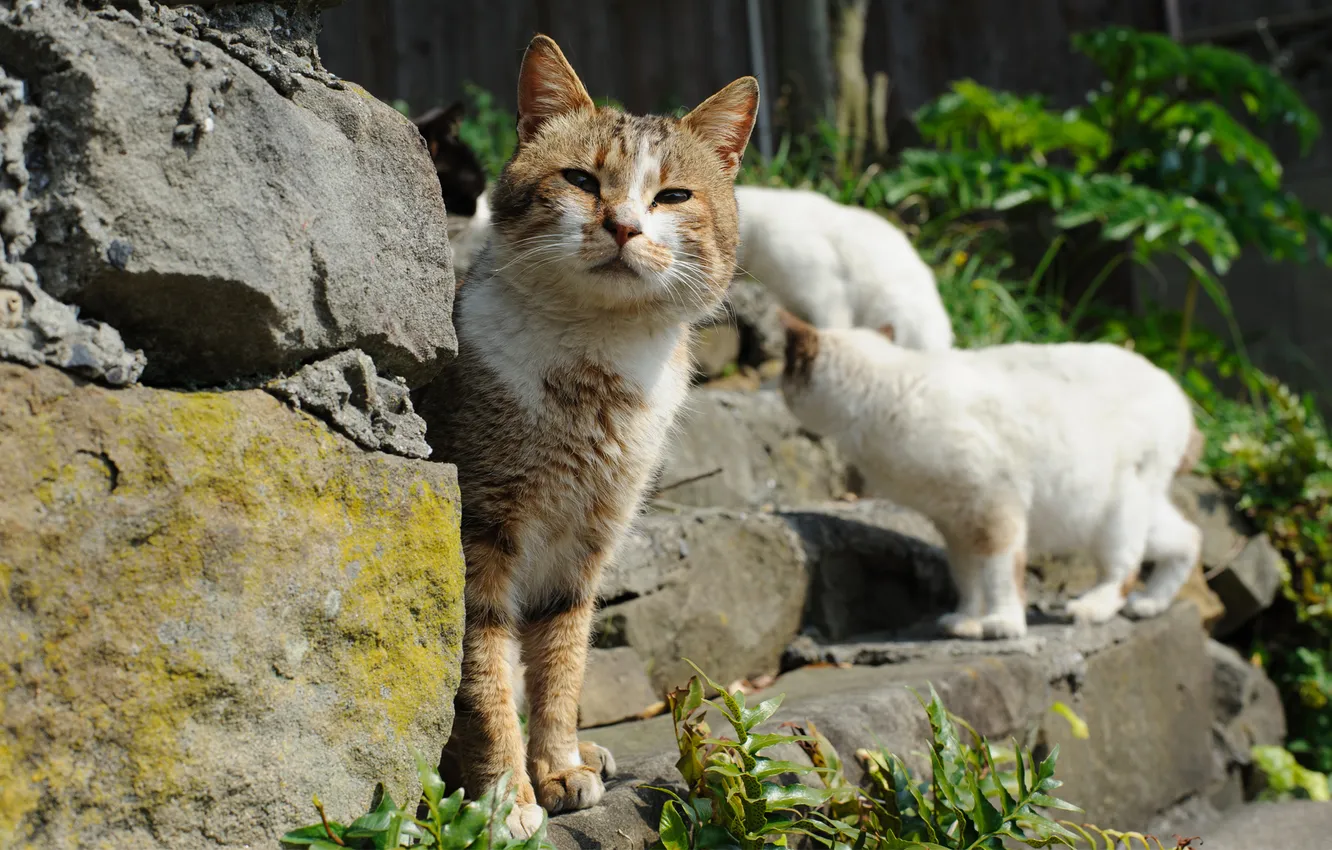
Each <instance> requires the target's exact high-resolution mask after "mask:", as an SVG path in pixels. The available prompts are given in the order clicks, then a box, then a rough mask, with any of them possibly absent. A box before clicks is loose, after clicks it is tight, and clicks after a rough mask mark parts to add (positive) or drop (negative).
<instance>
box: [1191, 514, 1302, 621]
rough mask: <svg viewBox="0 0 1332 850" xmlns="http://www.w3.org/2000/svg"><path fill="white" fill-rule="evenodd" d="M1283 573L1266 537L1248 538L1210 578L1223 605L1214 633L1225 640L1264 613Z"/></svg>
mask: <svg viewBox="0 0 1332 850" xmlns="http://www.w3.org/2000/svg"><path fill="white" fill-rule="evenodd" d="M1286 570H1287V567H1286V564H1285V561H1284V560H1282V558H1281V553H1280V552H1278V551H1277V550H1276V547H1274V546H1273V545H1272V542H1271V541H1270V540H1268V539H1267V535H1266V534H1259V535H1258V536H1256V537H1251V538H1249V540H1248V541H1247V542H1246V543H1245V544H1244V548H1243V549H1241V550H1240V553H1239V554H1238V555H1237V556H1235V558H1234V559H1233V560H1232V561H1230V562H1229V563H1228V564H1226V565H1225V566H1224V567H1222V568H1221V569H1219V570H1217V571H1216V573H1215V574H1214V575H1213V576H1212V579H1211V582H1210V585H1211V587H1212V589H1213V590H1215V591H1216V594H1217V596H1219V597H1221V601H1222V602H1223V603H1224V604H1225V606H1226V616H1225V617H1223V618H1222V619H1221V622H1220V623H1218V624H1217V627H1216V629H1215V633H1216V634H1217V635H1218V636H1221V637H1224V636H1226V635H1228V634H1230V633H1232V632H1234V631H1235V630H1236V629H1238V628H1239V627H1240V626H1242V625H1244V624H1245V623H1247V622H1248V621H1249V620H1251V619H1253V617H1255V616H1256V615H1258V614H1259V613H1260V612H1262V611H1265V610H1267V608H1268V607H1269V606H1270V605H1271V604H1272V602H1273V601H1274V600H1275V599H1276V596H1277V592H1278V591H1280V590H1281V579H1282V576H1283V575H1284V573H1285V571H1286Z"/></svg>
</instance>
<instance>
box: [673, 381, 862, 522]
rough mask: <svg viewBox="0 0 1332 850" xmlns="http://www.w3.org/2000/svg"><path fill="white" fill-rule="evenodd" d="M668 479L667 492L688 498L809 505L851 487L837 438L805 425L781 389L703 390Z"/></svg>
mask: <svg viewBox="0 0 1332 850" xmlns="http://www.w3.org/2000/svg"><path fill="white" fill-rule="evenodd" d="M700 476H704V477H700ZM695 478H697V479H698V480H693V481H691V483H687V484H683V485H680V486H677V485H679V484H680V482H683V481H690V480H691V479H695ZM661 486H662V488H664V489H663V492H662V494H661V497H662V498H663V499H665V500H667V501H670V502H673V503H676V504H680V505H692V506H696V507H722V508H752V507H758V506H761V505H765V504H776V505H803V504H809V503H811V502H822V501H827V500H829V499H836V498H838V497H840V496H842V495H843V494H845V493H846V491H847V470H846V464H845V463H844V462H843V461H842V459H841V457H840V455H839V454H838V452H837V449H836V447H835V446H834V445H833V444H832V442H831V441H829V440H821V439H818V438H816V437H813V436H811V435H810V434H808V433H806V432H805V431H803V430H802V429H801V428H800V423H798V422H797V421H796V419H795V417H793V416H792V415H791V413H790V411H788V410H787V409H786V404H785V402H783V401H782V397H781V394H780V393H777V392H775V391H772V390H765V391H762V392H757V393H751V392H728V391H717V390H703V389H696V390H694V391H693V393H692V394H691V395H690V397H689V402H688V404H687V409H686V412H685V413H684V415H683V417H682V421H681V424H680V427H679V429H678V433H677V434H676V436H675V438H674V440H673V443H672V446H671V449H670V451H669V453H668V456H667V459H666V464H665V466H664V468H663V469H662V472H661Z"/></svg>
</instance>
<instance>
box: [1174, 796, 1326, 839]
mask: <svg viewBox="0 0 1332 850" xmlns="http://www.w3.org/2000/svg"><path fill="white" fill-rule="evenodd" d="M1154 834H1156V835H1159V836H1165V837H1173V836H1174V835H1180V836H1182V837H1185V838H1188V837H1193V836H1200V837H1201V838H1202V839H1203V844H1201V845H1200V847H1201V850H1327V848H1328V847H1332V803H1326V802H1313V801H1311V800H1290V801H1287V802H1281V803H1250V804H1248V805H1245V806H1241V807H1239V808H1236V809H1233V810H1232V811H1229V812H1226V813H1224V814H1217V813H1214V812H1213V813H1211V817H1208V818H1204V819H1201V820H1199V819H1197V818H1185V819H1183V820H1180V821H1175V822H1170V821H1165V822H1162V823H1161V824H1159V825H1158V827H1157V831H1156V832H1155V833H1154ZM1162 841H1163V843H1165V844H1166V846H1171V845H1170V843H1169V842H1165V841H1164V837H1163V839H1162Z"/></svg>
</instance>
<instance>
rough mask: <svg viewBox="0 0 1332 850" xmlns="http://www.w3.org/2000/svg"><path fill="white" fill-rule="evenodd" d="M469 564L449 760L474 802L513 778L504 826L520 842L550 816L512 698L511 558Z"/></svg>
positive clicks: (474, 558)
mask: <svg viewBox="0 0 1332 850" xmlns="http://www.w3.org/2000/svg"><path fill="white" fill-rule="evenodd" d="M466 557H467V562H468V571H467V586H466V596H467V629H466V632H465V635H464V638H463V662H462V679H461V682H460V683H459V685H458V694H457V696H456V697H455V698H454V719H453V734H452V735H451V736H450V737H449V743H448V745H447V746H446V747H445V753H444V757H445V760H446V761H448V762H452V763H455V764H457V765H458V766H459V767H460V768H461V772H462V777H463V785H464V787H465V788H466V790H467V795H468V796H469V797H473V798H476V797H480V796H481V795H482V794H483V793H485V792H486V791H487V790H489V789H490V788H491V787H492V786H494V785H495V783H497V782H498V781H499V779H500V777H502V776H504V775H505V774H508V776H509V783H510V786H511V787H512V788H513V791H514V793H515V795H516V800H515V803H514V807H513V810H512V811H511V812H510V814H509V818H508V821H507V822H506V825H507V826H508V828H509V832H511V833H512V834H513V835H514V836H515V837H520V838H528V837H530V836H531V835H532V833H534V832H535V831H536V830H537V829H538V828H539V827H540V826H541V823H542V822H543V821H544V820H545V814H544V813H543V812H542V811H541V806H539V805H538V804H537V801H536V793H535V791H534V790H533V788H532V783H531V781H530V780H529V778H528V773H527V766H526V763H525V759H524V753H523V733H522V728H521V727H520V726H519V724H518V707H517V705H516V704H515V701H514V697H513V684H512V683H513V665H512V663H510V653H511V650H512V647H513V638H514V633H515V630H516V629H515V619H516V618H515V617H514V615H513V612H512V609H511V604H510V602H509V576H511V575H512V571H511V568H512V558H511V556H510V555H508V554H506V553H504V552H502V551H500V550H499V549H498V548H497V547H492V546H487V545H473V546H469V547H467V552H466Z"/></svg>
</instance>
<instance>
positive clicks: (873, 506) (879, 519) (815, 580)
mask: <svg viewBox="0 0 1332 850" xmlns="http://www.w3.org/2000/svg"><path fill="white" fill-rule="evenodd" d="M781 517H782V518H783V519H785V520H786V521H787V522H788V523H789V524H790V525H791V527H792V528H793V529H795V531H796V533H797V534H799V535H800V539H801V542H802V544H803V545H804V547H805V556H806V559H807V560H808V562H809V569H810V583H809V598H808V600H807V602H806V606H805V621H804V625H805V627H806V628H807V629H812V630H813V631H815V632H816V633H817V634H818V635H819V636H820V637H822V638H823V639H825V640H828V641H842V640H846V639H848V638H850V637H852V636H855V635H865V634H870V633H879V632H895V631H900V630H901V629H903V628H905V627H908V626H911V625H912V624H914V623H918V622H921V621H924V620H933V619H934V618H935V617H937V616H938V615H939V614H943V613H945V612H947V611H951V610H952V609H953V607H954V606H955V604H956V599H957V595H956V592H955V591H954V590H953V585H952V579H951V578H950V577H949V574H948V559H947V557H946V555H945V554H944V551H943V549H942V548H940V547H941V546H942V545H943V540H942V538H941V537H940V536H939V532H938V531H937V530H936V529H935V528H934V525H933V524H932V523H931V522H930V521H929V520H927V519H926V518H925V517H924V516H922V515H920V514H918V513H916V512H915V511H910V510H907V509H905V508H900V507H898V506H896V505H894V504H892V503H890V502H886V501H882V500H877V499H862V500H860V501H858V502H854V503H851V504H846V503H830V504H824V505H819V506H816V507H813V508H810V509H807V510H796V511H784V512H782V513H781Z"/></svg>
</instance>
